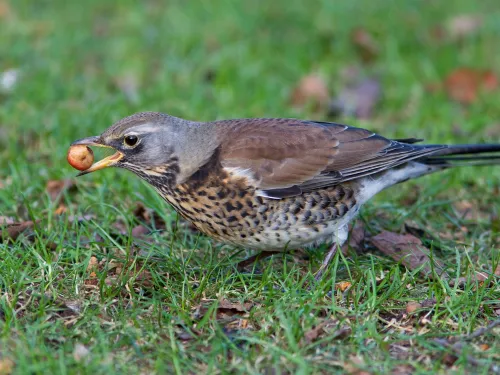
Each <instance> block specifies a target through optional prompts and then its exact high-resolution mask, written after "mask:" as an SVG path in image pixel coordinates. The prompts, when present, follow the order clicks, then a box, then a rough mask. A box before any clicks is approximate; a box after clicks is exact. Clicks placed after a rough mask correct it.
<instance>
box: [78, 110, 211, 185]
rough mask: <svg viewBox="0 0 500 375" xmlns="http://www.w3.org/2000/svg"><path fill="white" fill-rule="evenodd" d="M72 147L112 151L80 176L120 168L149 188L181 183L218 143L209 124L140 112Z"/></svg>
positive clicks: (156, 113) (205, 160)
mask: <svg viewBox="0 0 500 375" xmlns="http://www.w3.org/2000/svg"><path fill="white" fill-rule="evenodd" d="M73 145H88V146H97V147H108V148H112V149H114V150H116V153H115V154H114V155H112V156H109V157H107V158H105V159H103V160H101V161H98V162H97V163H95V164H93V165H92V166H91V167H90V168H88V169H87V170H85V171H83V172H81V173H80V175H83V174H87V173H90V172H94V171H96V170H99V169H103V168H106V167H120V168H125V169H128V170H130V171H132V172H134V173H135V174H137V175H138V176H139V177H141V178H143V179H145V180H147V181H148V182H150V183H153V184H165V183H169V184H175V183H182V182H183V181H185V180H186V179H187V178H189V177H190V176H191V175H192V174H193V173H194V172H196V171H197V170H198V169H199V168H200V167H201V166H202V165H203V164H204V163H206V162H207V161H208V159H209V158H210V156H211V155H212V154H213V153H214V151H215V149H216V148H217V147H218V145H219V142H218V141H217V137H216V133H215V130H214V129H213V127H212V126H210V123H200V122H194V121H188V120H184V119H181V118H177V117H173V116H170V115H167V114H164V113H159V112H141V113H136V114H133V115H131V116H128V117H125V118H123V119H122V120H120V121H118V122H116V123H115V124H113V125H112V126H111V127H109V128H108V129H107V130H105V131H104V132H103V133H102V134H101V135H100V136H95V137H88V138H83V139H80V140H77V141H75V142H73V143H72V146H73Z"/></svg>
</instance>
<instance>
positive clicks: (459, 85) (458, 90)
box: [444, 68, 498, 104]
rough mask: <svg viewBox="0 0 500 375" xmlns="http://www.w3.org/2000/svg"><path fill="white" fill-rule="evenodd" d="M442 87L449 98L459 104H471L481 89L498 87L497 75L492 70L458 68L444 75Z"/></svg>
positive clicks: (490, 89)
mask: <svg viewBox="0 0 500 375" xmlns="http://www.w3.org/2000/svg"><path fill="white" fill-rule="evenodd" d="M444 88H445V90H446V92H447V94H448V96H449V97H450V98H451V99H453V100H455V101H457V102H459V103H461V104H472V103H473V102H475V101H476V100H477V98H478V95H479V91H480V90H481V89H483V90H485V91H493V90H496V89H497V88H498V77H497V76H496V74H495V73H493V72H492V71H480V70H474V69H470V68H458V69H455V70H454V71H453V72H451V73H450V74H449V75H448V76H447V77H446V79H445V81H444Z"/></svg>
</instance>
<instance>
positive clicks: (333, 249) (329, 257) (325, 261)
mask: <svg viewBox="0 0 500 375" xmlns="http://www.w3.org/2000/svg"><path fill="white" fill-rule="evenodd" d="M338 249H339V246H338V244H337V243H334V244H333V245H332V246H331V247H330V250H328V253H327V254H326V256H325V258H324V259H323V263H321V267H320V268H319V270H318V272H316V275H314V279H315V280H316V281H319V280H320V279H321V277H322V276H323V274H324V273H325V271H326V269H327V268H328V266H329V265H330V263H331V261H332V259H333V257H334V256H335V254H336V253H337V250H338Z"/></svg>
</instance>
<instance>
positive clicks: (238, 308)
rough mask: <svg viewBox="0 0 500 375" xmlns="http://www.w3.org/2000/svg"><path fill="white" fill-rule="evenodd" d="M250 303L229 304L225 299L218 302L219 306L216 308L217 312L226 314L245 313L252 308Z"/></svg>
mask: <svg viewBox="0 0 500 375" xmlns="http://www.w3.org/2000/svg"><path fill="white" fill-rule="evenodd" d="M253 305H254V304H253V303H252V302H245V303H238V302H231V301H229V300H227V299H223V300H221V301H219V306H218V307H217V310H225V311H226V312H232V313H236V314H237V313H247V312H249V311H250V310H251V309H252V307H253Z"/></svg>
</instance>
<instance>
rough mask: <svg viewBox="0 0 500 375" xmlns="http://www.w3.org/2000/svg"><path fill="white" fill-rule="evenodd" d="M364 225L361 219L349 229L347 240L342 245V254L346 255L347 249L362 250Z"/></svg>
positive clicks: (364, 232)
mask: <svg viewBox="0 0 500 375" xmlns="http://www.w3.org/2000/svg"><path fill="white" fill-rule="evenodd" d="M365 236H366V230H365V226H364V225H363V223H362V222H361V221H359V220H358V221H357V222H356V224H355V225H354V228H352V229H351V230H350V233H349V239H348V241H347V242H346V243H345V244H344V245H343V246H342V254H344V255H348V254H349V249H353V250H354V251H356V252H362V251H363V250H364V247H365Z"/></svg>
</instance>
